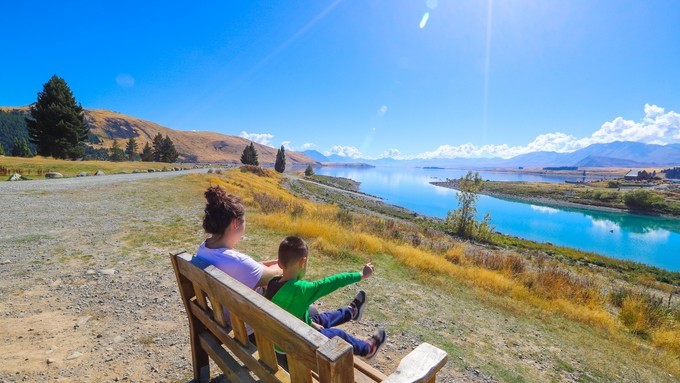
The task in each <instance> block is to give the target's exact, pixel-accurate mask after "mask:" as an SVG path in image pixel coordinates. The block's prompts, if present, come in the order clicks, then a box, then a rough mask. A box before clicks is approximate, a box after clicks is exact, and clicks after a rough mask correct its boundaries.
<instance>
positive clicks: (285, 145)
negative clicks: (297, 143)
mask: <svg viewBox="0 0 680 383" xmlns="http://www.w3.org/2000/svg"><path fill="white" fill-rule="evenodd" d="M281 146H283V147H284V149H286V150H291V151H294V150H295V149H293V147H292V146H290V141H281Z"/></svg>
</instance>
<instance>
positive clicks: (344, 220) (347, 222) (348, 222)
mask: <svg viewBox="0 0 680 383" xmlns="http://www.w3.org/2000/svg"><path fill="white" fill-rule="evenodd" d="M335 219H336V220H337V221H338V222H339V223H340V224H341V225H342V226H346V227H348V226H352V224H353V223H354V216H352V213H350V212H349V210H347V209H338V212H337V213H335Z"/></svg>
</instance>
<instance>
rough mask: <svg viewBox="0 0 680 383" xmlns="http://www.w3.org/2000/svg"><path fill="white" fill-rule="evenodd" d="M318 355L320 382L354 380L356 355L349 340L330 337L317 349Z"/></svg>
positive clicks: (340, 382) (341, 382)
mask: <svg viewBox="0 0 680 383" xmlns="http://www.w3.org/2000/svg"><path fill="white" fill-rule="evenodd" d="M316 355H317V363H318V366H319V367H318V368H319V381H320V382H323V383H344V382H354V356H353V355H352V346H350V345H349V344H348V343H347V342H345V341H344V340H342V339H340V338H337V337H336V338H333V339H330V340H329V341H328V342H326V343H324V345H323V346H321V347H320V348H319V349H318V350H316Z"/></svg>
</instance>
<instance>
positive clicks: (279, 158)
mask: <svg viewBox="0 0 680 383" xmlns="http://www.w3.org/2000/svg"><path fill="white" fill-rule="evenodd" d="M274 170H276V171H277V172H279V173H283V172H284V171H285V170H286V149H285V148H284V147H283V145H281V149H279V150H277V151H276V162H275V163H274Z"/></svg>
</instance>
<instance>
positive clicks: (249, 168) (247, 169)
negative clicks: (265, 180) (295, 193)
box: [241, 165, 270, 177]
mask: <svg viewBox="0 0 680 383" xmlns="http://www.w3.org/2000/svg"><path fill="white" fill-rule="evenodd" d="M241 171H242V172H244V173H253V174H255V175H258V176H260V177H269V176H270V174H269V173H268V172H267V170H266V169H264V168H261V167H259V166H255V165H243V166H241Z"/></svg>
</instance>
